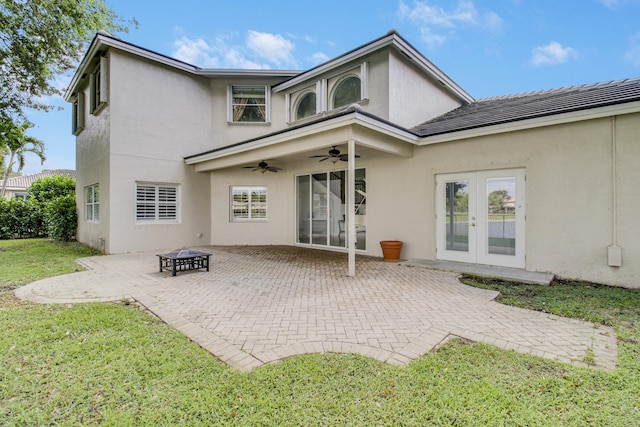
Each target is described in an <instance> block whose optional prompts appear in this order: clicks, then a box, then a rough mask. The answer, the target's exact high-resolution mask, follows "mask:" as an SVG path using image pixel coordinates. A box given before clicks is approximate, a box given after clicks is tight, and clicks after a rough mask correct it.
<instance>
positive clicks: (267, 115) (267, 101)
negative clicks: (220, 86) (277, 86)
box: [227, 84, 271, 125]
mask: <svg viewBox="0 0 640 427" xmlns="http://www.w3.org/2000/svg"><path fill="white" fill-rule="evenodd" d="M242 88H245V89H249V88H263V89H264V104H254V105H256V106H260V105H264V120H262V121H242V120H235V117H234V113H233V112H234V110H233V109H234V106H235V105H236V104H234V102H233V101H234V99H235V98H234V89H242ZM227 122H228V123H230V124H234V125H237V124H241V125H256V124H258V125H265V124H270V123H271V87H270V86H269V85H262V84H240V85H236V84H230V85H227Z"/></svg>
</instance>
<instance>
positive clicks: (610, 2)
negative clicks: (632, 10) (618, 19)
mask: <svg viewBox="0 0 640 427" xmlns="http://www.w3.org/2000/svg"><path fill="white" fill-rule="evenodd" d="M598 1H599V2H600V3H602V5H604V6H606V7H608V8H610V9H615V8H617V7H619V6H623V5H625V4H627V3H631V2H633V0H598Z"/></svg>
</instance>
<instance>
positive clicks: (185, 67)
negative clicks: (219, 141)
mask: <svg viewBox="0 0 640 427" xmlns="http://www.w3.org/2000/svg"><path fill="white" fill-rule="evenodd" d="M104 47H109V48H114V49H118V50H121V51H123V52H127V53H130V54H132V55H136V56H138V57H141V58H145V59H149V60H151V61H154V62H156V63H159V64H162V65H166V66H168V67H171V68H175V69H178V70H181V71H185V72H187V73H191V74H195V75H199V76H203V77H216V76H230V77H292V76H296V75H298V74H300V73H301V71H292V70H288V71H282V70H240V69H238V70H236V69H217V68H211V69H207V68H200V67H196V66H195V65H191V64H188V63H186V62H183V61H180V60H177V59H174V58H171V57H169V56H165V55H162V54H160V53H157V52H154V51H151V50H148V49H144V48H142V47H139V46H136V45H134V44H131V43H128V42H125V41H122V40H119V39H117V38H115V37H113V36H111V35H108V34H105V33H102V32H99V33H97V34H96V36H95V38H94V39H93V41H92V42H91V46H89V50H88V51H87V53H86V54H85V55H84V57H83V59H82V61H81V62H80V65H79V66H78V68H77V70H76V73H75V74H74V76H73V78H72V79H71V82H70V83H69V86H68V88H67V90H66V92H65V96H64V97H65V100H66V101H69V99H70V98H71V96H72V95H73V89H75V87H76V85H77V84H78V82H79V81H80V80H81V79H82V75H83V74H85V73H86V68H87V67H88V65H89V63H90V62H91V61H92V60H93V58H94V57H95V56H96V53H97V51H99V50H101V49H102V48H104Z"/></svg>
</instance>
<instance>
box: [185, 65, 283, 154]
mask: <svg viewBox="0 0 640 427" xmlns="http://www.w3.org/2000/svg"><path fill="white" fill-rule="evenodd" d="M281 80H282V79H274V78H256V77H252V78H247V77H235V78H232V77H229V78H225V79H222V78H215V79H211V81H210V83H209V84H210V87H211V99H210V102H211V111H212V116H211V118H210V120H209V122H210V123H211V126H212V139H211V146H210V147H209V149H211V148H218V147H224V146H227V145H230V144H234V143H237V142H240V141H245V140H247V139H251V138H255V137H256V136H258V135H265V134H269V133H272V132H276V131H279V130H282V129H284V128H285V127H286V123H285V100H284V93H273V92H272V93H271V94H270V97H271V104H270V119H271V120H270V121H269V122H267V123H229V122H228V117H227V110H228V103H229V98H228V96H227V91H228V87H229V86H230V85H238V86H243V85H250V86H253V85H265V86H268V87H271V86H273V85H275V84H276V83H278V82H280V81H281ZM196 153H199V151H198V150H197V149H196V150H192V151H191V152H190V153H189V154H196Z"/></svg>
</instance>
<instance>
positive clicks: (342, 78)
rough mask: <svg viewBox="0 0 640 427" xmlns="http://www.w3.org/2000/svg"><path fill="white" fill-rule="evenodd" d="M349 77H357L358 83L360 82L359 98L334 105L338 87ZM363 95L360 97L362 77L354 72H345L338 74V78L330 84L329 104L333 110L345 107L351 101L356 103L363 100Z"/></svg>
mask: <svg viewBox="0 0 640 427" xmlns="http://www.w3.org/2000/svg"><path fill="white" fill-rule="evenodd" d="M349 79H357V80H358V82H359V84H360V96H359V99H357V100H354V101H350V102H347V103H346V104H342V105H336V100H335V97H336V94H337V93H338V89H339V88H340V87H341V86H342V84H343V83H345V82H346V81H347V80H349ZM363 99H364V98H363V97H362V78H361V77H360V76H359V75H357V74H355V73H347V74H345V75H343V76H340V78H339V79H336V80H335V83H334V84H333V85H332V87H331V93H330V94H329V105H330V106H331V109H333V110H335V109H337V108H344V107H347V106H349V105H351V104H353V103H358V102H361V101H363Z"/></svg>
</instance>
